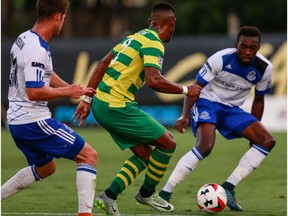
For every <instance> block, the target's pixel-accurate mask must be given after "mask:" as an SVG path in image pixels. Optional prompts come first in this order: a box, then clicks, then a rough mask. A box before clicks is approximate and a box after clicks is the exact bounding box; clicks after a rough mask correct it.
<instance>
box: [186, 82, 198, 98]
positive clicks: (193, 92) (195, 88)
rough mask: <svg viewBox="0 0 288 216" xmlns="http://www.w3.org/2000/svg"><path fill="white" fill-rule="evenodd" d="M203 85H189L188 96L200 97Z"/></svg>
mask: <svg viewBox="0 0 288 216" xmlns="http://www.w3.org/2000/svg"><path fill="white" fill-rule="evenodd" d="M201 90H202V87H201V86H200V85H197V84H194V85H190V86H188V93H187V96H191V97H196V98H199V96H200V93H201Z"/></svg>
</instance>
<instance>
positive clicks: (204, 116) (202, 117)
mask: <svg viewBox="0 0 288 216" xmlns="http://www.w3.org/2000/svg"><path fill="white" fill-rule="evenodd" d="M199 118H201V119H205V120H207V119H211V116H210V115H209V113H208V112H207V111H203V112H201V113H200V116H199Z"/></svg>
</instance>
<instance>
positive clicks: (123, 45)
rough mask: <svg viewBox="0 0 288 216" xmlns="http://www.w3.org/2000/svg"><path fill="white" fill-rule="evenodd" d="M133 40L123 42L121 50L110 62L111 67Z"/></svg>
mask: <svg viewBox="0 0 288 216" xmlns="http://www.w3.org/2000/svg"><path fill="white" fill-rule="evenodd" d="M133 40H134V38H128V39H127V40H125V41H124V42H123V44H122V47H123V48H122V49H121V50H120V51H119V52H118V53H117V55H116V56H115V58H114V59H113V60H112V61H111V65H113V64H114V63H115V62H116V61H117V59H118V58H119V55H120V54H121V53H122V52H123V51H124V50H125V49H126V48H127V47H128V46H129V45H130V44H131V42H132V41H133Z"/></svg>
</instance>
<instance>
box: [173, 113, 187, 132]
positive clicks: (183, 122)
mask: <svg viewBox="0 0 288 216" xmlns="http://www.w3.org/2000/svg"><path fill="white" fill-rule="evenodd" d="M189 124H190V118H189V117H184V116H181V117H180V118H178V119H177V121H176V123H175V125H174V127H175V128H176V129H177V131H178V132H179V133H184V132H185V130H186V128H187V127H188V126H189Z"/></svg>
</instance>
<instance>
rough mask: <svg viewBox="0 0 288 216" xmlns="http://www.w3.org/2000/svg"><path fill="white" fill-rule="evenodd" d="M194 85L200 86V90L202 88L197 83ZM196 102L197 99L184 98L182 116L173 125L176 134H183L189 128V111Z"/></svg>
mask: <svg viewBox="0 0 288 216" xmlns="http://www.w3.org/2000/svg"><path fill="white" fill-rule="evenodd" d="M194 85H197V86H200V87H201V89H202V88H203V87H204V86H203V85H202V84H200V83H199V82H196V83H195V84H194ZM197 100H198V97H190V96H187V97H185V99H184V103H183V108H182V114H181V116H180V117H179V118H178V119H177V121H176V123H175V128H176V129H177V131H178V132H180V133H184V132H185V129H186V128H187V127H188V126H189V124H190V116H191V114H190V111H191V108H192V106H193V105H194V103H195V102H196V101H197Z"/></svg>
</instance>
